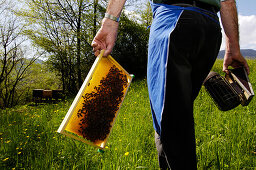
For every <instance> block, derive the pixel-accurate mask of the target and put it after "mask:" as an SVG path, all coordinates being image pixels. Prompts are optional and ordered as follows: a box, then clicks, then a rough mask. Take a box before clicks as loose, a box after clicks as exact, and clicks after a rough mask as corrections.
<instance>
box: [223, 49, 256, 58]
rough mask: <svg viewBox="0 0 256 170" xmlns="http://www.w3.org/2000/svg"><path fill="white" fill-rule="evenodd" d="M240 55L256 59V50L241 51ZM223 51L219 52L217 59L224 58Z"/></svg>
mask: <svg viewBox="0 0 256 170" xmlns="http://www.w3.org/2000/svg"><path fill="white" fill-rule="evenodd" d="M241 53H242V55H243V56H244V57H246V58H254V59H256V50H252V49H241ZM224 55H225V50H221V51H220V52H219V55H218V58H224Z"/></svg>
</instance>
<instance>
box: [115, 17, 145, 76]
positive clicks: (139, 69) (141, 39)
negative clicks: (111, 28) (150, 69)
mask: <svg viewBox="0 0 256 170" xmlns="http://www.w3.org/2000/svg"><path fill="white" fill-rule="evenodd" d="M148 37H149V30H147V29H146V28H145V27H144V26H143V25H141V24H138V23H137V22H136V21H132V20H129V19H128V18H127V17H126V16H123V17H122V18H121V22H120V26H119V33H118V37H117V41H116V45H115V48H114V50H113V56H114V57H115V58H116V59H117V61H118V62H119V63H120V64H121V65H122V66H123V67H124V68H125V69H126V70H127V71H128V72H129V73H132V74H134V75H135V76H136V78H144V77H145V76H146V71H147V47H148V45H147V44H148Z"/></svg>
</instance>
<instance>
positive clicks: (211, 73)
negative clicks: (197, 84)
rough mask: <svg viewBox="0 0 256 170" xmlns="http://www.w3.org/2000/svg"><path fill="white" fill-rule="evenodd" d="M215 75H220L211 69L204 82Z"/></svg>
mask: <svg viewBox="0 0 256 170" xmlns="http://www.w3.org/2000/svg"><path fill="white" fill-rule="evenodd" d="M214 76H219V74H218V73H216V72H214V71H210V73H209V74H208V76H207V77H206V78H205V80H204V82H203V84H205V82H206V81H208V80H209V79H210V78H212V77H214Z"/></svg>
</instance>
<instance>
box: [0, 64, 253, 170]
mask: <svg viewBox="0 0 256 170" xmlns="http://www.w3.org/2000/svg"><path fill="white" fill-rule="evenodd" d="M248 62H249V65H250V68H251V74H250V78H251V82H252V85H253V87H254V88H255V87H256V79H255V77H256V75H255V74H256V70H255V69H256V60H249V61H248ZM221 63H222V61H221V60H218V61H217V62H216V64H215V66H214V68H213V70H214V71H217V72H219V73H221V68H222V66H221ZM71 102H72V100H70V101H63V102H60V103H58V104H44V105H39V106H29V105H24V106H19V107H16V108H10V109H5V110H0V114H1V118H0V143H1V146H0V169H90V170H93V169H95V170H96V169H97V170H98V169H106V170H109V169H114V170H116V169H144V168H145V169H158V161H157V152H156V149H155V144H154V129H153V126H152V119H151V113H150V108H149V101H148V93H147V87H146V81H145V80H141V81H136V82H133V83H132V85H131V87H130V89H129V92H128V94H127V96H126V98H125V101H124V103H123V105H122V108H121V111H120V113H119V115H118V117H117V121H116V123H115V125H114V128H113V131H112V133H111V135H110V138H109V140H108V143H107V147H106V149H105V152H104V153H99V152H97V149H96V148H94V147H92V146H89V145H87V144H84V143H82V142H79V141H76V140H74V139H71V138H68V137H65V136H64V135H61V134H58V133H56V131H57V129H58V127H59V125H60V124H61V122H62V120H63V118H64V116H65V114H66V112H67V111H68V109H69V107H70V105H71ZM194 110H195V113H194V114H195V124H196V127H195V128H196V144H197V157H198V169H256V133H255V132H256V105H255V99H253V100H252V102H251V103H250V105H249V106H248V107H242V106H239V107H237V108H235V109H233V110H232V111H228V112H221V111H219V110H218V109H217V108H216V106H215V105H214V103H213V102H212V100H211V99H210V98H209V96H208V95H207V93H206V92H205V90H204V88H202V90H201V92H200V94H199V96H198V98H197V99H196V101H195V105H194Z"/></svg>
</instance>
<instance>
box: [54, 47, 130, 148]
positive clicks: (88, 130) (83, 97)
mask: <svg viewBox="0 0 256 170" xmlns="http://www.w3.org/2000/svg"><path fill="white" fill-rule="evenodd" d="M102 54H103V51H102V52H101V54H100V55H99V56H98V57H97V58H96V60H95V62H94V64H93V66H92V68H91V70H90V71H89V73H88V75H87V77H86V79H85V81H84V83H83V85H82V87H81V88H80V90H79V92H78V94H77V96H76V98H75V99H74V101H73V103H72V105H71V107H70V109H69V111H68V113H67V114H66V116H65V118H64V120H63V121H62V124H61V125H60V127H59V129H58V132H59V133H62V134H65V135H67V136H70V137H73V138H75V139H77V140H80V141H82V142H85V143H87V144H90V145H93V146H96V147H98V148H100V149H104V147H105V145H106V142H107V139H108V137H109V134H110V132H111V129H112V127H113V125H114V122H115V118H116V117H117V114H118V112H119V109H120V107H121V104H122V102H123V100H124V98H125V95H126V93H127V91H128V88H129V86H130V83H131V81H132V76H131V75H130V74H128V73H127V72H126V71H125V70H124V69H123V68H122V66H120V65H119V64H118V63H117V62H116V61H115V60H114V59H113V58H112V57H111V56H108V57H102Z"/></svg>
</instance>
